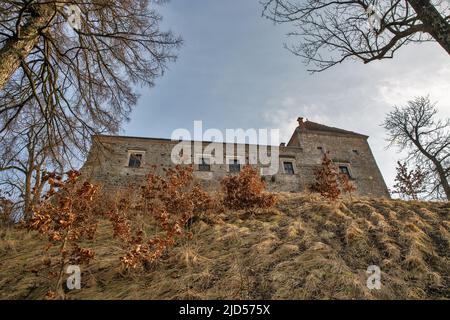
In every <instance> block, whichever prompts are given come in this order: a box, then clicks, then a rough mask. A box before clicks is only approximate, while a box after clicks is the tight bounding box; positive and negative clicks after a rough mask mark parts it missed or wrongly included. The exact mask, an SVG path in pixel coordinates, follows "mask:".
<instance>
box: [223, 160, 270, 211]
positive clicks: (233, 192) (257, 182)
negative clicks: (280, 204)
mask: <svg viewBox="0 0 450 320" xmlns="http://www.w3.org/2000/svg"><path fill="white" fill-rule="evenodd" d="M221 185H222V191H223V193H224V195H223V200H222V202H223V205H224V206H225V207H226V208H229V209H235V210H241V209H256V208H270V207H272V206H274V205H275V203H276V197H275V195H273V194H269V193H266V192H265V189H266V183H265V182H264V181H262V180H261V177H260V176H259V174H258V172H257V171H256V170H255V169H254V168H253V167H252V166H250V165H245V166H244V167H243V168H242V170H241V172H240V173H239V174H238V175H229V176H227V177H225V178H224V179H223V180H222V181H221Z"/></svg>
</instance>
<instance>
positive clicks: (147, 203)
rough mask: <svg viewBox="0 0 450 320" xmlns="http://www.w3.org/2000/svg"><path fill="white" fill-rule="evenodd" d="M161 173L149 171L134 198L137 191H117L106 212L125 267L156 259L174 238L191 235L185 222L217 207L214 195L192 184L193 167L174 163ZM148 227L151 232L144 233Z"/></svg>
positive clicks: (143, 264) (170, 245) (208, 212)
mask: <svg viewBox="0 0 450 320" xmlns="http://www.w3.org/2000/svg"><path fill="white" fill-rule="evenodd" d="M164 172H165V177H161V176H159V175H156V174H155V173H150V174H149V175H148V176H147V182H146V185H145V186H143V187H142V188H141V190H140V192H138V193H137V196H136V197H133V195H135V194H136V190H127V191H126V192H121V193H119V194H118V196H117V198H116V201H115V202H114V206H113V210H112V211H111V212H110V213H109V216H110V218H111V221H112V222H113V225H114V233H115V236H116V237H119V238H120V239H121V240H122V245H123V248H124V250H125V254H124V255H123V256H122V257H121V258H120V261H121V262H122V265H123V266H124V268H125V269H135V268H136V267H148V266H150V265H151V264H152V263H154V262H156V261H158V260H159V259H160V258H161V256H162V255H163V254H164V252H166V251H167V250H168V249H169V248H170V247H172V246H173V245H174V244H175V243H176V240H179V239H183V238H184V239H190V238H191V236H192V234H191V232H190V231H189V229H188V228H187V224H188V222H189V221H190V220H191V219H192V218H193V217H195V216H201V215H205V214H210V213H211V211H212V210H214V209H216V208H217V203H216V201H215V200H214V198H212V197H211V196H210V195H209V194H208V193H207V192H206V191H204V190H203V189H202V188H201V187H200V186H199V185H197V184H195V183H194V179H193V169H192V167H182V166H176V167H174V168H169V169H164ZM130 191H131V192H130ZM137 216H141V217H142V221H140V223H135V222H136V221H137V218H136V217H137ZM150 229H151V230H152V231H153V232H151V235H147V231H149V230H150ZM155 230H156V233H155Z"/></svg>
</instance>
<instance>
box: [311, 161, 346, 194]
mask: <svg viewBox="0 0 450 320" xmlns="http://www.w3.org/2000/svg"><path fill="white" fill-rule="evenodd" d="M314 177H315V179H316V182H315V183H314V184H313V185H312V186H311V190H312V191H314V192H318V193H320V194H321V195H322V196H323V197H325V198H327V199H329V200H332V201H335V200H336V199H337V198H339V195H340V194H341V190H340V189H339V173H338V170H337V169H336V167H335V166H334V164H333V161H332V160H331V159H330V158H329V156H328V153H325V154H324V155H323V158H322V164H321V165H320V167H318V168H315V169H314Z"/></svg>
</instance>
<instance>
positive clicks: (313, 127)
mask: <svg viewBox="0 0 450 320" xmlns="http://www.w3.org/2000/svg"><path fill="white" fill-rule="evenodd" d="M302 127H303V128H300V126H298V127H297V128H299V129H300V130H302V129H303V130H304V129H306V130H309V131H321V132H330V133H340V134H346V135H353V136H360V137H366V138H367V137H368V136H366V135H364V134H360V133H356V132H353V131H348V130H344V129H339V128H335V127H329V126H326V125H323V124H320V123H316V122H312V121H305V122H303V125H302Z"/></svg>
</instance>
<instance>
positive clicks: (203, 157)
mask: <svg viewBox="0 0 450 320" xmlns="http://www.w3.org/2000/svg"><path fill="white" fill-rule="evenodd" d="M197 159H198V160H199V161H198V163H197V171H200V172H211V171H212V170H211V156H209V155H198V157H197ZM203 160H208V163H203ZM203 167H208V170H204V169H202V168H203Z"/></svg>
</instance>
